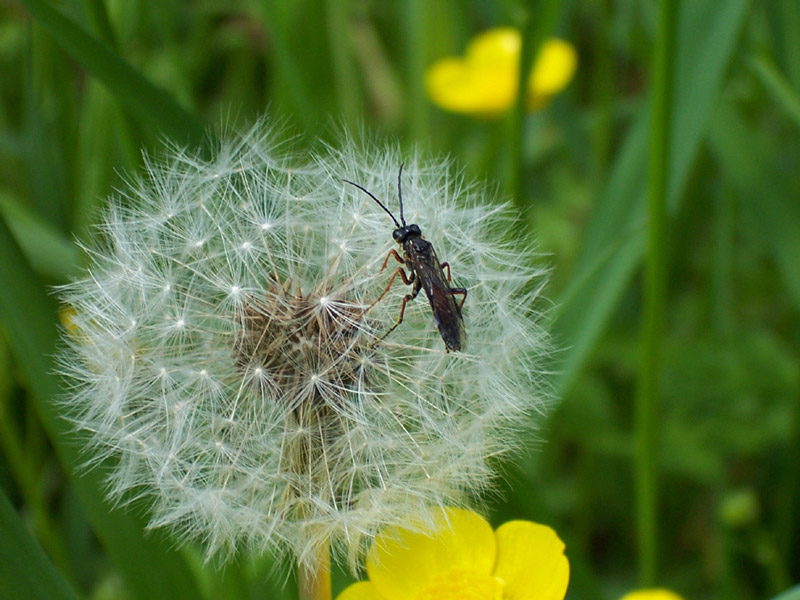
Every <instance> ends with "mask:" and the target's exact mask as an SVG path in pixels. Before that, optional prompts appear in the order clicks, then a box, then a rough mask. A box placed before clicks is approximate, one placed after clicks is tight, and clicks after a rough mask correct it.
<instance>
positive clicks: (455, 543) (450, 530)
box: [367, 508, 497, 600]
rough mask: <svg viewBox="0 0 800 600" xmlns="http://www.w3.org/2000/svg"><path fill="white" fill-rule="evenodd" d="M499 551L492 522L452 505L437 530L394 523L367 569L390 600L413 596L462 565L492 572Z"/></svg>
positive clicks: (380, 540) (375, 546)
mask: <svg viewBox="0 0 800 600" xmlns="http://www.w3.org/2000/svg"><path fill="white" fill-rule="evenodd" d="M496 554H497V543H496V540H495V536H494V533H493V532H492V528H491V526H490V525H489V523H487V522H486V521H485V520H484V519H482V518H481V517H480V516H479V515H477V514H475V513H473V512H470V511H467V510H461V509H455V508H449V509H446V510H444V511H443V512H442V514H441V515H440V516H439V518H437V520H436V524H435V531H434V532H433V533H432V534H425V533H419V529H417V530H415V531H411V530H409V529H403V528H399V527H389V528H387V529H385V530H384V531H382V532H381V534H380V535H379V536H378V537H377V538H376V539H375V542H374V543H373V544H372V547H371V548H370V551H369V554H368V555H367V574H368V575H369V579H370V581H371V582H372V583H373V584H374V585H375V587H376V588H377V589H378V591H379V592H380V593H381V594H382V596H383V597H385V598H386V600H413V599H414V598H416V597H417V595H418V594H419V593H420V592H421V591H422V590H424V589H425V588H426V587H427V586H428V585H429V584H430V583H431V581H432V580H433V578H434V577H436V576H437V575H442V574H445V573H448V572H450V571H452V570H453V569H459V570H462V571H466V572H471V573H476V574H481V575H487V576H488V575H490V574H491V572H492V567H493V566H494V563H495V557H496Z"/></svg>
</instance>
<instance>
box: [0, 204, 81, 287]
mask: <svg viewBox="0 0 800 600" xmlns="http://www.w3.org/2000/svg"><path fill="white" fill-rule="evenodd" d="M0 214H2V217H3V219H5V221H6V223H7V224H8V228H9V229H10V230H11V232H12V233H13V234H14V239H15V240H16V241H17V243H18V244H19V246H20V248H21V249H22V251H23V252H24V253H25V257H26V258H27V259H28V261H29V262H30V264H31V266H32V267H33V268H34V269H35V270H36V271H37V272H38V273H43V274H44V275H47V276H48V277H52V278H53V279H54V280H56V281H63V280H64V278H65V276H67V275H68V274H70V273H73V272H75V270H76V268H77V267H78V265H79V264H80V260H81V254H80V251H79V250H78V247H77V246H76V245H75V244H73V243H72V242H70V241H69V240H68V239H67V238H66V237H64V235H63V234H61V233H60V232H59V231H58V230H56V229H55V228H54V227H53V226H52V225H50V224H49V223H46V222H45V221H43V220H42V219H40V218H39V217H38V216H37V215H36V214H34V213H33V212H32V211H30V210H28V209H27V208H26V207H24V206H23V205H22V204H21V203H20V202H19V201H17V200H16V199H15V198H12V197H11V195H10V194H8V193H6V192H4V191H2V190H0Z"/></svg>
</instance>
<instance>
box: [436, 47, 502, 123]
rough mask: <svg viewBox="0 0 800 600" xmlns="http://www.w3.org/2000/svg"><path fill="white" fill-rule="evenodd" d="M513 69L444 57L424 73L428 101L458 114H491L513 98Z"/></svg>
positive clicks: (498, 110)
mask: <svg viewBox="0 0 800 600" xmlns="http://www.w3.org/2000/svg"><path fill="white" fill-rule="evenodd" d="M515 77H516V71H515V69H514V68H513V67H510V68H502V67H492V66H490V65H481V66H477V67H476V66H470V65H469V64H468V63H467V62H466V61H464V60H462V59H460V58H445V59H442V60H440V61H438V62H436V63H434V64H433V65H432V66H431V67H430V68H429V69H428V72H427V75H426V86H427V89H428V96H429V97H430V99H431V100H432V101H433V102H434V103H435V104H437V105H438V106H440V107H441V108H443V109H445V110H449V111H452V112H459V113H476V114H495V113H500V112H502V111H504V110H506V109H507V108H508V107H509V106H510V104H511V102H512V101H513V99H514V88H515V83H516V81H515Z"/></svg>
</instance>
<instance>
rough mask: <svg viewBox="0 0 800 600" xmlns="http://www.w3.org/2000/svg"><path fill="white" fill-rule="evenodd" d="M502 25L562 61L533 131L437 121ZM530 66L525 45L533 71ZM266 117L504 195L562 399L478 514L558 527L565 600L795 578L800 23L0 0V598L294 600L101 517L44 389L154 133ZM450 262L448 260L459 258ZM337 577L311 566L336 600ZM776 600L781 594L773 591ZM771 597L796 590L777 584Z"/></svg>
mask: <svg viewBox="0 0 800 600" xmlns="http://www.w3.org/2000/svg"><path fill="white" fill-rule="evenodd" d="M499 25H512V26H516V27H519V28H520V29H522V30H524V31H526V32H528V36H526V40H527V44H528V49H529V50H530V51H531V52H533V51H535V47H536V45H537V43H538V42H539V41H540V40H541V39H543V38H544V37H545V36H548V35H558V36H559V37H562V38H564V39H567V40H569V41H570V42H572V43H573V44H574V45H575V46H576V48H577V50H578V54H579V68H578V72H577V75H576V78H575V80H574V81H573V83H572V84H571V86H570V87H569V88H568V89H567V91H566V92H564V93H563V94H561V95H560V96H559V97H558V98H557V99H556V100H555V101H554V102H553V103H552V104H551V105H550V106H548V107H547V108H546V109H545V110H543V111H540V112H537V113H533V114H528V115H522V114H521V113H518V112H514V111H512V112H511V114H510V115H509V116H508V117H507V118H505V119H499V120H475V119H471V118H468V117H462V116H457V115H451V114H446V113H444V112H442V111H440V110H438V109H436V108H435V107H433V106H432V105H431V104H430V103H429V102H428V100H427V98H426V96H425V91H424V85H423V81H424V71H425V68H426V66H427V65H429V64H430V63H431V62H432V61H433V60H435V59H436V58H439V57H442V56H445V55H451V54H457V53H460V52H462V51H463V48H464V47H465V45H466V43H467V42H468V40H469V39H470V38H471V37H472V36H474V35H475V34H476V33H478V32H480V31H482V30H484V29H487V28H489V27H493V26H499ZM531 55H532V54H531ZM264 113H269V114H271V115H274V116H275V117H276V118H278V119H286V121H287V122H288V123H290V124H291V127H292V128H294V130H295V131H297V132H300V133H302V134H303V135H304V136H305V137H306V138H307V139H313V138H314V137H319V138H322V139H332V137H331V136H333V134H334V132H335V129H336V128H335V127H334V126H333V124H337V123H344V124H345V125H347V126H348V127H350V128H353V129H357V128H358V127H361V126H363V127H365V128H366V129H367V130H369V131H370V132H375V134H376V135H378V136H387V137H396V138H397V139H399V140H401V142H402V143H403V144H405V145H408V146H411V145H412V144H415V143H421V144H423V145H424V146H425V147H427V148H430V149H432V150H433V151H435V152H440V153H447V154H449V155H452V156H454V157H455V158H456V159H457V161H458V162H459V164H460V165H462V166H463V167H464V168H465V170H466V172H467V173H468V175H469V176H471V177H478V178H488V179H491V180H498V181H499V183H500V186H501V188H503V189H504V190H505V192H506V193H507V195H509V196H510V197H512V198H513V199H514V201H515V202H516V203H517V204H518V206H519V208H520V210H521V211H522V212H523V214H524V215H525V217H526V220H527V222H528V223H529V224H530V227H531V228H532V229H533V230H534V231H535V233H536V235H537V236H538V238H539V240H540V244H541V249H542V250H543V251H544V252H546V253H547V254H548V255H549V259H550V261H551V262H552V264H553V276H552V283H551V285H550V287H549V292H548V293H549V297H550V298H551V299H552V300H553V304H554V308H553V309H552V310H551V312H550V316H551V318H552V331H553V334H554V336H555V340H556V342H557V344H558V346H559V347H560V348H561V350H560V351H559V352H558V354H557V355H556V357H555V362H554V364H553V366H552V368H553V370H554V372H555V375H554V384H555V386H556V388H557V390H558V393H559V396H560V397H561V401H560V403H559V404H558V405H557V407H556V408H555V409H554V410H553V412H552V413H551V414H550V415H549V417H548V419H547V421H546V423H545V425H544V428H543V430H542V432H540V435H539V437H540V438H541V440H542V441H540V442H538V443H535V444H532V451H531V452H530V453H529V454H527V455H526V456H523V457H521V458H520V460H518V461H517V462H516V463H515V464H514V465H509V466H508V467H507V482H506V483H505V484H504V486H503V489H502V493H501V494H500V495H499V496H498V497H497V498H495V499H493V500H492V502H491V506H490V516H491V519H492V522H493V523H494V524H499V523H500V522H502V521H504V520H507V519H511V518H526V519H533V520H539V521H543V522H546V523H548V524H550V525H552V526H553V527H554V528H555V529H556V530H557V531H558V532H559V533H560V535H561V536H562V538H563V539H564V540H565V542H566V543H567V554H568V556H569V558H570V562H571V565H572V580H571V584H570V590H569V593H568V598H572V599H584V598H586V599H591V598H597V599H609V600H610V599H614V598H618V597H620V596H621V595H622V594H623V593H624V592H626V591H629V590H631V589H633V588H635V587H637V586H639V585H642V584H647V585H658V586H665V587H670V588H672V589H674V590H676V591H678V592H680V593H681V594H683V595H684V596H685V597H686V598H732V599H742V600H745V599H760V598H768V597H772V596H775V595H777V594H779V593H781V592H783V591H785V590H787V589H788V588H790V587H791V586H792V585H793V583H795V582H797V581H798V580H800V527H799V526H798V525H799V524H800V516H799V513H800V362H799V361H798V354H799V353H800V327H799V325H800V322H799V319H798V316H799V315H800V202H799V201H798V200H799V199H800V195H799V194H798V192H800V170H799V169H798V164H800V160H799V159H800V137H798V127H799V126H800V3H798V2H797V1H796V0H771V1H770V2H764V3H755V2H749V1H746V0H691V1H689V0H684V1H683V2H677V1H675V0H661V1H660V2H655V1H644V0H614V1H612V0H584V1H582V2H575V1H572V2H567V1H556V0H540V1H538V2H534V1H530V2H521V1H517V0H497V1H489V0H472V1H457V0H437V1H435V2H426V1H425V0H403V1H402V2H400V1H395V2H384V1H379V0H358V1H356V0H294V1H291V2H271V1H269V0H263V1H261V2H259V1H257V0H233V1H229V2H204V1H200V2H190V1H182V2H178V1H172V0H170V1H164V2H147V1H144V0H125V1H122V0H113V1H112V0H109V1H105V2H104V1H103V0H63V1H61V2H58V3H50V2H46V1H44V0H19V1H14V0H12V1H10V2H6V3H4V4H3V5H2V6H0V216H1V217H2V219H0V491H1V492H2V493H0V598H48V599H51V598H76V597H77V598H80V597H86V598H97V599H105V598H109V599H110V598H120V599H128V598H130V599H134V598H142V599H144V598H167V597H170V598H186V599H196V598H208V599H211V598H226V599H227V598H232V599H235V600H238V599H242V600H244V599H250V598H253V599H255V598H276V599H281V598H293V597H295V592H294V589H293V585H292V581H291V577H289V580H288V583H286V585H284V581H285V576H283V575H280V573H281V572H279V574H278V575H275V574H274V573H273V574H272V575H271V574H270V573H271V571H270V568H271V566H272V565H270V564H269V563H268V562H267V561H264V560H257V561H255V562H249V561H243V562H242V564H238V565H229V566H227V567H226V568H225V569H224V570H217V569H215V568H213V567H211V566H203V565H202V563H201V561H200V560H199V559H198V557H197V554H196V553H195V552H193V551H192V549H191V548H183V549H179V550H176V549H175V548H174V546H173V544H172V543H171V542H170V540H169V539H167V538H164V537H162V536H161V535H159V534H152V533H151V534H147V535H145V534H143V529H142V527H143V523H144V522H145V518H146V515H145V509H144V507H136V508H135V509H134V510H127V511H121V510H112V509H111V507H110V506H108V504H107V503H105V502H104V500H103V499H102V495H101V493H100V491H99V490H101V488H102V483H101V482H102V471H93V472H91V473H90V474H88V475H87V476H81V477H78V476H77V475H76V472H75V467H76V465H78V464H80V460H81V459H80V457H79V455H78V451H79V448H78V446H77V445H76V443H75V440H74V439H73V438H71V437H69V436H67V435H66V429H67V426H66V424H65V423H64V422H63V421H62V420H61V419H60V418H59V415H58V411H57V408H56V407H55V405H54V403H53V398H54V397H55V396H56V395H57V394H58V393H59V382H58V381H57V380H56V379H55V378H54V377H53V376H52V375H51V373H52V371H53V364H52V360H51V358H50V356H51V353H52V349H53V347H54V344H55V340H56V338H57V332H56V322H57V316H56V302H55V300H54V298H53V297H52V295H51V294H50V293H49V289H50V287H51V286H52V285H54V284H59V283H63V282H65V281H66V280H67V279H68V278H69V277H70V276H71V275H73V274H75V273H76V272H78V271H79V270H80V268H81V265H82V263H83V260H84V258H83V256H81V254H80V253H79V251H78V249H77V247H76V246H75V245H74V244H73V241H72V240H73V239H74V236H78V237H80V236H84V235H85V234H86V231H87V227H89V226H90V225H91V223H92V222H93V220H94V219H95V217H96V215H97V211H98V209H99V208H100V207H101V206H102V202H103V200H102V199H103V198H104V197H106V196H107V195H108V193H109V191H110V190H111V189H112V188H113V187H114V186H115V185H118V184H119V183H120V181H121V173H124V172H126V171H127V172H132V171H135V170H136V169H137V168H139V167H140V165H141V154H140V152H141V149H142V148H145V149H157V148H158V147H159V146H160V140H162V139H163V138H164V137H169V138H170V139H174V140H178V141H180V142H184V143H196V144H203V143H205V140H206V139H207V137H206V133H205V132H206V129H207V128H208V127H209V126H211V127H214V126H217V125H218V124H219V123H221V122H223V123H227V124H229V125H233V126H236V125H242V126H246V125H247V124H249V123H252V122H253V121H255V120H256V119H257V118H258V117H259V116H260V115H262V114H264ZM465 243H468V240H467V241H465ZM347 581H348V579H347V576H346V575H343V574H341V573H337V574H335V578H334V585H335V588H336V589H340V588H341V587H342V586H344V585H346V583H347ZM788 597H789V596H786V598H788ZM791 597H792V598H796V597H800V591H798V590H797V589H796V588H795V591H794V595H791Z"/></svg>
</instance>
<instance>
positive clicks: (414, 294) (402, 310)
mask: <svg viewBox="0 0 800 600" xmlns="http://www.w3.org/2000/svg"><path fill="white" fill-rule="evenodd" d="M400 270H402V269H398V271H400ZM411 276H412V278H413V276H414V273H412V274H411ZM413 283H414V289H413V290H412V292H411V293H410V294H406V295H405V296H403V303H402V304H401V305H400V316H399V317H397V321H395V323H394V325H392V326H391V327H389V329H388V330H387V331H386V332H385V333H384V334H383V335H382V336H381V337H379V338H378V340H377V341H376V342H375V344H377V343H378V342H382V341H383V340H385V339H386V336H388V335H389V334H390V333H392V332H393V331H394V330H395V329H397V326H398V325H400V323H402V322H403V317H404V316H405V314H406V304H408V301H409V300H413V299H414V298H416V297H417V294H419V291H420V290H421V289H422V283H421V282H420V281H419V279H417V280H416V281H414V282H413ZM384 293H385V292H384ZM375 344H373V346H374V345H375Z"/></svg>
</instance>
